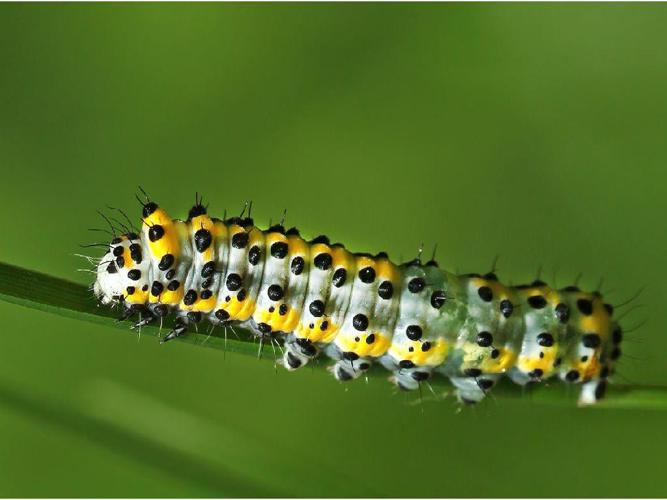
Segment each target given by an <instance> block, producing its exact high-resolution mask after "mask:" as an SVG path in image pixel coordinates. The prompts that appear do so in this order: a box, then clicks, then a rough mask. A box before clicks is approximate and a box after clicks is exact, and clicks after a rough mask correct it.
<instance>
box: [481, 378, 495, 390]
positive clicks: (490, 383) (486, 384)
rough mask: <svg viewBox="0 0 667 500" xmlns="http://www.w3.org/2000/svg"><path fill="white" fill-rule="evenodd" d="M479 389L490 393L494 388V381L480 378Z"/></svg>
mask: <svg viewBox="0 0 667 500" xmlns="http://www.w3.org/2000/svg"><path fill="white" fill-rule="evenodd" d="M477 387H479V388H480V389H482V390H483V391H488V390H489V389H491V387H493V380H489V379H488V378H480V379H479V380H478V381H477Z"/></svg>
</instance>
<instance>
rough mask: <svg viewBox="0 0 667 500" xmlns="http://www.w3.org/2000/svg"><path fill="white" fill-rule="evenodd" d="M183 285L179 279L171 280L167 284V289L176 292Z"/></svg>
mask: <svg viewBox="0 0 667 500" xmlns="http://www.w3.org/2000/svg"><path fill="white" fill-rule="evenodd" d="M179 286H181V284H180V283H179V282H178V281H177V280H173V281H170V282H169V284H168V285H167V290H169V291H171V292H174V291H176V290H178V287H179Z"/></svg>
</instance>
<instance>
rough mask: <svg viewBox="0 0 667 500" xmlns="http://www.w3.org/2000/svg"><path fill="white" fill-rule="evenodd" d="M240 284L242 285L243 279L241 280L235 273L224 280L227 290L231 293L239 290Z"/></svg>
mask: <svg viewBox="0 0 667 500" xmlns="http://www.w3.org/2000/svg"><path fill="white" fill-rule="evenodd" d="M242 283H243V278H241V276H239V275H238V274H236V273H231V274H230V275H228V276H227V279H226V280H225V284H226V285H227V289H228V290H231V291H232V292H235V291H236V290H238V289H239V288H241V284H242Z"/></svg>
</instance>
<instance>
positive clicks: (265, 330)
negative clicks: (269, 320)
mask: <svg viewBox="0 0 667 500" xmlns="http://www.w3.org/2000/svg"><path fill="white" fill-rule="evenodd" d="M257 329H258V330H259V331H260V332H261V333H264V334H267V333H271V327H270V326H269V325H267V324H266V323H257Z"/></svg>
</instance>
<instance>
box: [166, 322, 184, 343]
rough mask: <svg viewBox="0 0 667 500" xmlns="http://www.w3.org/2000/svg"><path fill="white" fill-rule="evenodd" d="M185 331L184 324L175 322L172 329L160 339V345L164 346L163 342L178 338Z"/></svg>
mask: <svg viewBox="0 0 667 500" xmlns="http://www.w3.org/2000/svg"><path fill="white" fill-rule="evenodd" d="M186 331H187V326H186V325H185V323H183V322H181V321H177V323H176V324H175V325H174V328H173V329H172V330H171V331H170V332H169V333H168V334H167V335H166V336H164V337H163V338H161V339H160V344H164V343H165V342H169V341H170V340H172V339H175V338H176V337H180V336H181V335H183V334H184V333H185V332H186Z"/></svg>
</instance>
